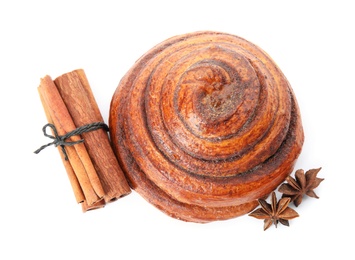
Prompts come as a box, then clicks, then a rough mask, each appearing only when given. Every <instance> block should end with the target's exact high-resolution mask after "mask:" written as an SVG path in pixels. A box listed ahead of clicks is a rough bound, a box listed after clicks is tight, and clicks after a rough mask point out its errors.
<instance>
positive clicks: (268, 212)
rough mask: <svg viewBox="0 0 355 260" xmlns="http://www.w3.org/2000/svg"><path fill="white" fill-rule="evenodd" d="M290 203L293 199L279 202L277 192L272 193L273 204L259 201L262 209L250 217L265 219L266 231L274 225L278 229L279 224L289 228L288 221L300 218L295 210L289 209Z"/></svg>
mask: <svg viewBox="0 0 355 260" xmlns="http://www.w3.org/2000/svg"><path fill="white" fill-rule="evenodd" d="M290 201H291V198H282V199H280V200H279V201H277V199H276V194H275V192H272V194H271V204H269V203H267V202H266V201H265V200H263V199H259V200H258V202H259V204H260V206H261V208H258V209H256V210H254V211H253V212H252V213H250V214H249V216H251V217H254V218H257V219H264V230H266V229H268V228H269V227H270V226H271V225H272V224H274V225H275V227H277V224H278V223H279V222H280V223H281V224H282V225H285V226H289V222H288V220H290V219H293V218H296V217H298V216H299V215H298V213H297V212H296V211H295V210H293V209H291V208H289V207H288V204H289V203H290Z"/></svg>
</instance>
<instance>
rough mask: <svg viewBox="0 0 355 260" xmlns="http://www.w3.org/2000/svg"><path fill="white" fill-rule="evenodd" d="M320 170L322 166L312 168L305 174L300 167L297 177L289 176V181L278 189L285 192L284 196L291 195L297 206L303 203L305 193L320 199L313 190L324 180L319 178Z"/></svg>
mask: <svg viewBox="0 0 355 260" xmlns="http://www.w3.org/2000/svg"><path fill="white" fill-rule="evenodd" d="M320 170H321V168H318V169H311V170H308V171H307V172H306V174H305V173H304V171H303V170H302V169H299V170H297V171H296V173H295V178H292V177H291V176H288V177H287V178H286V181H287V183H283V184H282V185H281V186H280V188H279V189H278V191H279V192H281V193H283V195H282V197H290V198H291V201H293V204H295V206H296V207H298V205H300V204H301V202H302V199H303V196H304V195H308V196H309V197H313V198H317V199H318V198H319V197H318V196H317V194H316V193H315V192H314V191H313V190H314V189H315V188H317V187H318V185H319V184H320V183H321V182H322V181H323V180H324V179H321V178H317V174H318V172H319V171H320Z"/></svg>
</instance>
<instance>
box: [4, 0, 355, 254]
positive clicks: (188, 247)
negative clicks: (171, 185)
mask: <svg viewBox="0 0 355 260" xmlns="http://www.w3.org/2000/svg"><path fill="white" fill-rule="evenodd" d="M4 2H5V1H1V2H0V91H1V94H0V99H1V100H0V101H1V102H0V106H1V109H0V113H1V127H0V131H1V132H0V134H1V135H0V136H1V148H2V149H1V150H2V153H1V159H0V160H1V170H0V198H1V204H0V205H1V206H0V238H1V240H0V241H2V242H0V259H74V257H76V259H246V258H249V259H250V258H251V259H257V257H258V258H259V259H261V258H262V259H275V258H277V259H312V258H313V259H323V258H325V257H327V259H334V258H336V259H354V258H355V253H354V248H353V247H354V234H355V228H354V223H353V221H354V214H353V212H354V209H353V207H354V203H353V194H354V192H353V190H354V187H355V186H354V185H355V182H354V180H355V179H354V175H355V172H354V167H353V162H354V160H355V158H354V155H355V153H354V147H355V142H354V126H353V121H354V112H355V105H354V104H355V102H354V95H353V89H354V69H355V67H354V60H355V51H354V46H355V41H354V24H355V19H354V7H353V6H352V5H351V1H342V0H337V1H292V2H291V1H236V0H234V1H223V0H214V1H208V0H204V1H192V0H189V1H182V0H180V1H175V2H168V1H153V0H149V1H125V2H124V1H74V0H72V1H56V2H55V1H43V2H39V1H35V0H31V1H6V2H7V3H4ZM114 2H116V3H114ZM199 30H216V31H222V32H227V33H231V34H236V35H239V36H241V37H243V38H245V39H247V40H249V41H252V42H253V43H255V44H257V45H259V46H260V47H261V48H263V49H264V50H265V51H266V52H268V53H269V54H270V56H271V57H272V58H273V59H274V60H275V61H276V62H277V64H278V65H279V66H280V68H281V69H282V71H283V72H284V74H285V75H286V77H287V78H288V80H289V81H290V83H291V85H292V87H293V89H294V91H295V93H296V96H297V99H298V102H299V105H300V108H301V112H302V118H303V124H304V130H305V135H306V140H305V144H304V148H303V152H302V154H301V156H300V158H299V160H298V162H297V165H296V168H303V169H306V170H307V169H310V168H315V167H320V166H321V167H322V170H321V171H320V173H319V177H322V178H325V181H324V182H323V183H322V184H321V185H320V187H319V188H318V189H317V190H316V193H317V194H318V195H319V196H320V199H319V200H316V199H311V198H310V199H306V200H305V201H304V202H303V204H301V205H300V207H298V208H297V211H298V213H299V214H300V217H299V218H296V219H294V220H291V221H290V227H285V226H282V225H279V226H278V228H277V229H276V228H274V226H272V227H271V228H270V229H268V230H267V231H265V232H264V231H263V222H262V221H261V220H257V219H254V218H251V217H248V216H242V217H239V218H236V219H232V220H228V221H222V222H214V223H210V224H194V223H185V222H182V221H178V220H175V219H172V218H170V217H168V216H166V215H165V214H163V213H161V212H160V211H159V210H157V209H155V208H154V207H153V206H151V205H150V204H148V203H147V202H146V201H145V200H144V199H142V198H141V197H140V196H139V195H138V194H137V193H135V192H133V193H132V194H130V195H129V196H127V197H125V198H122V199H121V200H119V201H116V202H115V203H112V204H110V205H108V206H106V207H105V208H103V209H100V210H97V211H92V212H88V213H82V212H81V207H80V205H77V204H76V202H75V199H74V196H73V194H72V191H71V187H70V184H69V181H68V180H67V176H66V173H65V170H64V168H63V166H62V163H61V160H60V157H59V155H58V151H57V150H56V149H54V148H47V149H46V150H44V151H42V152H41V153H40V154H39V155H35V154H34V153H33V151H34V150H35V149H37V148H38V147H39V146H41V145H42V144H45V143H47V142H49V139H46V138H45V137H44V136H43V135H42V132H41V129H42V126H43V125H44V124H45V123H46V119H45V116H44V112H43V110H42V107H41V104H40V100H39V97H38V94H37V86H38V85H39V80H40V78H41V77H43V76H45V75H50V76H52V77H53V78H55V77H57V76H59V75H61V74H63V73H66V72H69V71H71V70H74V69H78V68H83V69H84V70H85V72H86V75H87V77H88V79H89V82H90V85H91V87H92V90H93V92H94V94H95V96H96V99H97V102H98V104H99V107H100V109H101V111H102V115H103V117H104V118H105V120H106V122H107V119H108V114H109V105H110V101H111V97H112V94H113V92H114V90H115V89H116V86H117V85H118V82H119V80H120V79H121V78H122V77H123V75H124V74H125V73H126V71H127V70H128V69H129V68H130V67H131V66H132V65H133V63H134V62H135V61H136V60H137V59H138V58H139V57H140V56H141V55H143V54H144V53H145V52H146V51H148V50H149V49H150V48H151V47H153V46H154V45H155V44H157V43H159V42H161V41H163V40H165V39H166V38H169V37H171V36H175V35H178V34H183V33H187V32H193V31H199Z"/></svg>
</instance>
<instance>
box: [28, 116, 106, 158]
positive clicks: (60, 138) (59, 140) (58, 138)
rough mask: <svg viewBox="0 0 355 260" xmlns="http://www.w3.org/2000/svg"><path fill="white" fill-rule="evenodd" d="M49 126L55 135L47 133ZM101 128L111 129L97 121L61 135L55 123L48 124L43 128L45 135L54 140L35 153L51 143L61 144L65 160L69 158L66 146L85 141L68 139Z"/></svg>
mask: <svg viewBox="0 0 355 260" xmlns="http://www.w3.org/2000/svg"><path fill="white" fill-rule="evenodd" d="M48 127H50V128H51V129H52V131H53V134H54V135H50V134H48V133H47V128H48ZM100 128H102V129H104V130H105V131H108V130H109V128H108V126H107V125H106V124H105V123H102V122H95V123H91V124H87V125H84V126H81V127H78V128H76V129H74V130H73V131H70V132H69V133H66V134H65V135H59V134H58V131H57V129H56V128H55V126H54V125H53V124H46V125H45V126H43V128H42V131H43V134H44V136H46V137H49V138H51V139H53V142H50V143H48V144H45V145H42V146H41V147H40V148H38V149H37V150H36V151H34V153H35V154H38V153H39V152H40V151H42V150H43V149H44V148H46V147H48V146H51V145H54V146H55V147H58V146H60V147H61V149H62V152H63V154H64V158H65V160H68V155H67V152H66V151H65V146H73V145H76V144H80V143H82V142H84V139H80V140H78V141H66V139H68V138H70V137H72V136H75V135H81V134H83V133H87V132H90V131H94V130H97V129H100Z"/></svg>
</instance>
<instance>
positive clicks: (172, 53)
mask: <svg viewBox="0 0 355 260" xmlns="http://www.w3.org/2000/svg"><path fill="white" fill-rule="evenodd" d="M109 125H110V134H111V139H112V144H113V148H114V151H115V153H116V155H117V157H118V160H119V163H120V165H121V166H122V168H123V171H124V173H125V175H126V177H127V179H128V181H129V183H130V185H131V187H132V188H133V189H134V190H136V191H137V192H138V193H139V194H141V195H142V196H143V197H144V198H145V199H146V200H148V201H149V202H150V203H152V204H153V205H155V206H156V207H157V208H159V209H160V210H162V211H163V212H165V213H166V214H168V215H170V216H172V217H174V218H177V219H181V220H184V221H192V222H209V221H214V220H223V219H229V218H233V217H236V216H240V215H243V214H246V213H248V212H250V211H251V210H253V209H254V208H255V207H256V206H257V199H259V198H262V197H265V196H266V195H268V194H269V193H270V192H272V191H273V190H274V189H275V188H277V186H278V185H279V184H280V183H282V182H283V181H284V180H285V178H286V177H287V176H288V175H289V174H290V172H291V171H292V170H293V167H294V164H295V162H296V160H297V158H298V156H299V154H300V152H301V148H302V145H303V139H304V135H303V129H302V123H301V117H300V112H299V108H298V105H297V102H296V98H295V95H294V93H293V91H292V89H291V87H290V84H289V82H288V81H287V79H286V78H285V76H284V75H283V73H282V72H281V70H280V69H279V68H278V67H277V65H275V63H274V62H273V60H272V59H271V58H270V57H269V56H268V55H267V54H266V53H265V52H264V51H263V50H261V49H260V48H259V47H257V46H256V45H254V44H252V43H250V42H248V41H247V40H245V39H242V38H240V37H237V36H234V35H230V34H226V33H220V32H210V31H206V32H205V31H204V32H195V33H190V34H185V35H180V36H176V37H173V38H170V39H167V40H166V41H164V42H162V43H160V44H158V45H157V46H155V47H154V48H152V49H151V50H150V51H148V52H147V53H146V54H144V55H143V56H142V57H141V58H140V59H139V60H138V61H137V62H136V63H135V64H134V66H133V67H132V68H131V69H130V70H129V71H128V72H127V74H126V75H125V76H124V77H123V78H122V80H121V81H120V83H119V85H118V87H117V90H116V91H115V93H114V95H113V98H112V101H111V108H110V119H109Z"/></svg>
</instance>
